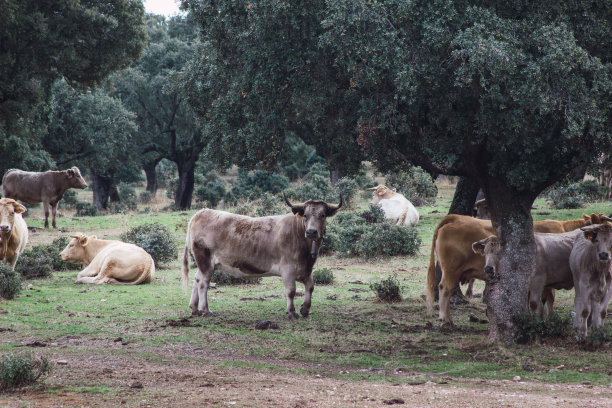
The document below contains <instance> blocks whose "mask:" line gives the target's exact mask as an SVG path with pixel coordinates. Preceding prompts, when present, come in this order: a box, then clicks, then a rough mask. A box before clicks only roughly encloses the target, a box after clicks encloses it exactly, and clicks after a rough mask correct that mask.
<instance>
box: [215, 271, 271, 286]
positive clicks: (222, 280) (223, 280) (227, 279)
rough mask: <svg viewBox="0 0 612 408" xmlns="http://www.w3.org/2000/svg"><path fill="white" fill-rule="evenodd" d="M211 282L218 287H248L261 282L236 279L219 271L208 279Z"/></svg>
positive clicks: (259, 280)
mask: <svg viewBox="0 0 612 408" xmlns="http://www.w3.org/2000/svg"><path fill="white" fill-rule="evenodd" d="M210 280H211V282H215V283H216V284H218V285H248V284H257V283H260V282H261V278H248V279H247V278H237V277H235V276H233V275H230V274H228V273H225V272H221V271H219V270H215V271H214V272H213V275H212V276H211V278H210Z"/></svg>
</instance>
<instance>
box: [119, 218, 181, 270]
mask: <svg viewBox="0 0 612 408" xmlns="http://www.w3.org/2000/svg"><path fill="white" fill-rule="evenodd" d="M121 240H122V241H124V242H130V243H132V244H135V245H138V246H139V247H141V248H142V249H144V250H145V251H147V252H148V253H149V255H151V257H153V260H154V261H155V266H158V265H160V264H162V263H166V262H169V261H172V260H174V259H176V251H177V249H178V248H177V245H176V242H174V238H173V237H172V234H171V233H170V230H169V229H168V228H166V226H164V225H162V224H160V223H159V222H155V223H153V224H144V225H139V226H137V227H134V228H131V229H130V230H129V231H128V232H126V233H124V234H121Z"/></svg>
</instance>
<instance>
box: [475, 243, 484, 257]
mask: <svg viewBox="0 0 612 408" xmlns="http://www.w3.org/2000/svg"><path fill="white" fill-rule="evenodd" d="M484 249H485V244H484V243H483V242H482V241H478V242H474V243H473V244H472V251H474V253H475V254H478V255H483V254H484Z"/></svg>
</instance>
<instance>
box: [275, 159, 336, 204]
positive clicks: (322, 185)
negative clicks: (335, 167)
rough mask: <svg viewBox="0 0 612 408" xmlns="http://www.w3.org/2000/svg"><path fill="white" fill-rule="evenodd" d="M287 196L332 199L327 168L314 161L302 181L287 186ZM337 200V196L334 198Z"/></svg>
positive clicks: (302, 199) (304, 198)
mask: <svg viewBox="0 0 612 408" xmlns="http://www.w3.org/2000/svg"><path fill="white" fill-rule="evenodd" d="M286 194H287V196H288V197H290V198H292V199H294V200H298V201H306V200H310V199H313V200H333V199H334V198H333V195H334V194H333V189H332V187H331V183H330V181H329V170H328V169H327V167H326V166H325V165H323V164H321V163H315V164H314V165H313V166H312V167H310V172H309V173H308V174H307V175H306V177H304V181H303V182H302V183H301V184H299V185H297V186H295V187H291V188H288V189H287V191H286ZM335 199H336V200H338V197H336V198H335Z"/></svg>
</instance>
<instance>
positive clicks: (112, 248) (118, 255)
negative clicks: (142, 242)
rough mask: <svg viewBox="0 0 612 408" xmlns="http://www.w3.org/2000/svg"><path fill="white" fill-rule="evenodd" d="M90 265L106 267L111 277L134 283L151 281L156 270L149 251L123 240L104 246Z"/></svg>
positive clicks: (107, 273) (106, 271)
mask: <svg viewBox="0 0 612 408" xmlns="http://www.w3.org/2000/svg"><path fill="white" fill-rule="evenodd" d="M90 265H91V266H93V267H96V268H106V270H105V271H104V272H105V274H106V275H107V276H108V277H109V278H113V279H116V280H119V281H123V282H130V283H134V284H136V283H147V282H150V281H151V280H152V279H153V277H154V272H155V262H154V261H153V258H152V257H151V255H149V253H147V251H145V250H144V249H142V248H141V247H139V246H137V245H134V244H130V243H127V242H121V241H115V242H112V243H111V244H109V245H107V246H105V247H104V248H102V250H101V251H100V252H98V254H97V255H96V256H95V257H94V259H93V260H92V262H91V264H90Z"/></svg>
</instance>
